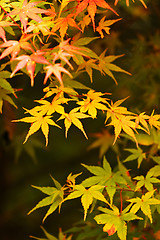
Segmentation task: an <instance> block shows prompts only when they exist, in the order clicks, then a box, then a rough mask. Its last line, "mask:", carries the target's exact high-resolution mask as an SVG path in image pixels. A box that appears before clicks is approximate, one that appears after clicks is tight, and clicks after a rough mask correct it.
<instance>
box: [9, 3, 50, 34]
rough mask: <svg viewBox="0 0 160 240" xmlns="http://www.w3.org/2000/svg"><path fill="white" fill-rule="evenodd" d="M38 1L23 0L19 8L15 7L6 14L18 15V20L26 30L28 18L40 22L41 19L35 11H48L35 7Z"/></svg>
mask: <svg viewBox="0 0 160 240" xmlns="http://www.w3.org/2000/svg"><path fill="white" fill-rule="evenodd" d="M40 2H41V1H39V2H29V3H27V0H24V2H23V5H22V7H21V8H17V7H14V6H13V8H15V9H14V10H13V11H11V12H10V13H9V14H8V16H11V15H19V18H20V21H21V23H22V25H23V27H24V31H26V28H27V24H28V18H30V19H33V20H35V21H36V22H41V21H42V19H41V17H40V16H38V15H37V13H48V11H47V10H44V9H41V8H35V7H34V6H36V5H37V4H39V3H40Z"/></svg>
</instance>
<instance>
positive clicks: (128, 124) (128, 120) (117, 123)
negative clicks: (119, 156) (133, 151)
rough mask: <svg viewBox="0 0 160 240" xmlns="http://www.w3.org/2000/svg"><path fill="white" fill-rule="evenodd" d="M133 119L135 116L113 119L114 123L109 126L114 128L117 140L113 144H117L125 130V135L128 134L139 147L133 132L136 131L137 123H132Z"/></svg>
mask: <svg viewBox="0 0 160 240" xmlns="http://www.w3.org/2000/svg"><path fill="white" fill-rule="evenodd" d="M133 119H134V117H133V116H121V117H119V118H117V117H115V118H112V121H111V122H110V123H109V124H108V125H113V126H114V132H115V139H114V142H113V144H114V143H115V142H116V140H117V138H118V136H119V134H120V133H121V131H122V130H123V131H124V132H125V133H127V134H128V135H129V136H131V137H132V138H133V139H134V140H135V142H136V145H137V147H138V142H137V139H136V137H135V134H134V131H133V130H136V123H135V122H134V121H132V120H133Z"/></svg>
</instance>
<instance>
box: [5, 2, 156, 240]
mask: <svg viewBox="0 0 160 240" xmlns="http://www.w3.org/2000/svg"><path fill="white" fill-rule="evenodd" d="M132 2H134V0H132ZM140 2H141V3H142V4H143V6H144V7H145V8H146V7H147V6H146V4H145V2H144V1H143V0H140ZM113 3H114V4H115V5H117V3H118V0H115V1H113ZM126 5H127V6H129V0H126ZM0 7H1V15H0V39H1V42H0V51H1V55H0V60H1V61H5V60H6V62H7V63H5V64H2V65H1V68H0V112H1V113H2V109H3V102H4V101H7V102H9V103H10V104H11V105H13V106H14V107H17V106H16V105H15V103H14V101H13V100H12V98H11V96H10V95H14V96H15V97H16V98H17V95H16V92H17V91H18V89H14V88H12V86H11V84H10V83H9V82H10V80H11V78H13V77H15V78H16V76H17V75H19V73H18V72H19V71H22V72H23V74H24V73H25V74H27V75H28V76H29V78H30V81H31V86H32V87H33V86H34V85H35V82H37V81H38V77H36V76H37V75H38V74H39V73H41V74H44V75H45V76H44V80H43V83H44V85H45V87H44V89H43V93H44V95H43V96H42V97H41V99H40V100H35V103H36V106H35V107H33V108H31V109H26V108H24V110H25V114H28V115H29V116H26V117H22V118H21V119H19V120H15V119H14V120H13V122H25V123H30V124H31V126H30V128H29V131H28V133H27V135H26V137H25V140H24V143H25V142H26V141H27V140H28V138H29V137H30V136H31V135H33V134H34V133H35V132H37V131H38V130H39V129H41V131H42V133H43V134H44V136H45V140H46V146H47V145H48V135H49V126H50V125H51V126H55V127H58V128H61V126H60V125H58V124H57V121H59V120H64V126H65V136H66V137H67V134H68V130H69V129H70V127H71V125H72V124H73V125H75V126H76V127H77V128H78V129H79V130H80V131H81V132H82V133H83V134H84V136H85V138H86V139H88V136H87V134H86V132H85V130H84V127H83V124H82V122H81V119H86V118H91V119H95V118H97V116H98V113H99V112H100V113H101V112H102V113H103V116H104V119H105V123H104V124H105V126H106V127H107V128H108V129H109V130H104V132H103V133H102V134H99V135H98V138H99V139H98V140H97V141H96V142H95V143H94V144H92V145H91V147H90V148H94V147H98V146H100V147H101V152H100V157H102V156H103V155H104V153H105V152H106V151H107V150H108V148H109V147H110V146H111V145H114V144H115V143H116V141H117V139H118V138H119V137H120V136H122V137H125V138H126V139H127V138H128V139H129V140H131V141H134V142H135V143H136V147H137V148H127V149H126V150H127V151H129V152H130V153H131V154H130V155H129V156H128V157H127V158H126V159H124V162H129V161H132V160H135V159H137V160H138V168H140V166H141V163H142V161H143V159H152V160H153V161H154V162H155V163H156V166H154V167H153V168H151V169H150V170H149V171H148V172H147V174H146V176H143V175H140V176H133V177H131V176H130V173H129V170H128V169H127V168H125V167H124V165H123V164H122V163H121V162H120V161H119V162H118V167H119V168H118V170H117V169H114V170H112V168H111V166H110V164H109V162H108V161H107V160H106V159H105V158H104V160H103V167H100V166H88V165H85V164H83V166H84V167H85V168H86V169H87V170H88V171H89V172H91V173H92V174H93V175H94V176H92V177H89V178H86V179H85V180H84V181H82V182H81V183H80V184H76V181H75V179H76V177H78V176H79V175H80V174H75V175H72V174H70V175H69V176H68V178H67V181H66V183H65V184H64V185H63V186H61V184H60V183H59V182H58V181H57V180H55V179H54V178H53V177H52V179H53V182H54V184H55V187H37V186H33V187H35V188H37V189H38V190H40V191H41V192H43V193H45V194H46V195H48V196H47V197H46V198H44V199H42V200H41V201H40V202H39V203H38V204H37V205H36V206H35V207H34V208H33V209H32V210H31V211H30V212H29V213H31V212H32V211H34V210H36V209H37V208H41V207H44V206H49V205H50V207H49V209H48V211H47V213H46V214H45V216H44V218H43V221H44V220H45V219H46V218H47V217H48V216H49V215H50V214H52V213H53V212H54V211H55V210H56V209H57V208H59V209H60V208H61V205H62V204H63V203H64V202H65V201H66V200H71V199H75V198H79V197H80V198H81V203H82V206H83V209H84V220H86V218H87V214H88V210H89V209H90V211H91V212H93V210H96V211H101V212H103V213H100V214H95V215H94V220H95V222H96V223H97V224H103V225H104V227H103V231H104V232H107V233H108V235H109V236H111V235H113V234H115V233H117V235H118V237H119V238H120V239H121V240H126V237H127V222H130V221H132V220H136V221H139V220H143V219H144V218H145V223H146V222H147V219H149V220H150V223H152V222H153V215H154V213H155V212H156V210H157V211H158V213H160V209H159V204H160V200H159V191H158V190H157V187H159V183H160V180H159V176H160V159H159V156H158V150H159V148H160V147H159V130H160V115H159V114H155V112H154V110H153V111H152V113H151V114H150V115H148V114H146V113H145V112H143V113H140V114H136V113H134V112H131V111H129V110H128V109H127V107H123V106H121V104H122V103H123V102H124V101H125V100H126V99H127V98H123V99H121V100H118V101H115V102H113V101H112V100H111V99H109V98H108V97H106V95H110V93H107V92H104V93H102V92H100V91H95V90H93V89H91V88H89V87H87V86H86V85H84V84H82V83H80V82H79V78H80V76H81V75H82V74H84V73H87V75H88V77H89V79H90V81H91V83H92V82H93V81H94V77H93V71H97V72H99V73H100V74H101V75H107V76H106V78H107V77H109V78H111V79H112V80H113V81H114V82H115V84H117V80H116V78H115V76H114V75H113V72H120V73H123V74H124V73H125V74H128V75H130V73H129V72H128V71H126V70H124V69H122V68H120V67H118V66H117V65H115V64H114V63H113V62H114V61H115V60H116V59H119V58H120V57H122V56H123V55H107V54H106V50H105V51H103V52H102V53H101V54H98V53H96V52H94V51H93V50H91V48H90V44H92V41H100V39H103V38H104V37H105V36H106V35H107V34H110V26H111V25H112V24H114V23H116V22H118V21H120V20H121V18H119V15H118V13H117V12H116V11H115V10H114V9H113V8H112V7H111V6H110V5H109V4H108V3H107V2H106V1H105V0H81V1H79V0H77V1H72V0H62V1H60V2H59V1H53V2H44V1H34V0H31V1H27V0H19V1H14V0H13V1H5V2H3V1H0ZM108 12H110V13H112V14H114V19H110V16H109V15H108ZM97 15H99V21H96V17H97ZM117 17H118V18H117ZM97 22H98V23H97ZM88 28H91V29H92V30H93V34H94V36H91V37H89V36H87V37H86V31H87V29H88ZM97 36H98V37H97ZM8 65H9V66H10V70H8ZM46 84H47V86H46ZM110 126H112V127H113V129H114V134H113V135H112V133H111V131H110V130H112V129H111V128H112V127H110ZM122 133H123V134H122ZM139 145H142V146H148V147H149V148H150V149H149V152H147V151H144V150H143V149H141V148H140V147H139ZM26 149H27V148H26ZM19 151H21V150H19ZM26 151H27V150H26ZM18 154H19V153H18ZM29 154H30V155H32V156H34V153H33V151H31V152H29ZM66 195H67V196H66ZM65 196H66V197H65ZM115 196H117V197H118V196H119V200H120V201H119V202H118V201H115ZM151 205H154V207H155V209H154V210H152V209H151V207H150V206H151ZM157 205H158V207H157ZM123 206H124V207H123ZM96 211H95V212H96ZM43 230H44V229H43ZM44 233H45V235H46V237H47V238H48V239H53V240H55V239H56V238H55V237H53V236H51V235H50V234H48V233H47V232H46V231H45V230H44ZM34 238H35V239H39V238H36V237H34ZM59 239H68V240H69V239H71V236H69V237H68V238H67V237H66V235H64V234H63V233H62V232H60V234H59Z"/></svg>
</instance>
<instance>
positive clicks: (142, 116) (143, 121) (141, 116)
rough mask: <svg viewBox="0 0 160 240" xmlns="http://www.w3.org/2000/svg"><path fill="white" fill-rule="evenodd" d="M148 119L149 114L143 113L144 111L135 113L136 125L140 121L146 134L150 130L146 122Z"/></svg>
mask: <svg viewBox="0 0 160 240" xmlns="http://www.w3.org/2000/svg"><path fill="white" fill-rule="evenodd" d="M148 119H149V116H148V115H146V114H145V112H143V113H140V114H139V115H137V116H136V117H135V122H136V124H137V126H138V125H139V124H140V123H141V124H142V126H143V127H144V130H146V132H147V133H148V134H150V131H149V128H148V124H147V121H146V120H148Z"/></svg>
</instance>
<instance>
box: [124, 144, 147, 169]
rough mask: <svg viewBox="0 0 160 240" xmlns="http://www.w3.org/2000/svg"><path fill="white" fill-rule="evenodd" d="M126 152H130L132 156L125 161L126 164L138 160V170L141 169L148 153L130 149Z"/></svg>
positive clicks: (139, 149)
mask: <svg viewBox="0 0 160 240" xmlns="http://www.w3.org/2000/svg"><path fill="white" fill-rule="evenodd" d="M126 151H129V152H130V153H132V154H130V155H129V156H128V157H127V158H126V159H125V160H124V162H129V161H133V160H135V159H137V161H138V168H140V165H141V163H142V161H143V159H145V158H146V153H144V152H143V151H142V149H141V148H138V149H133V148H128V149H126Z"/></svg>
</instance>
